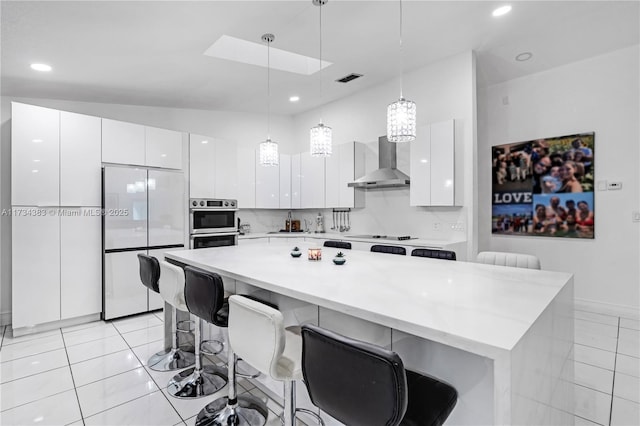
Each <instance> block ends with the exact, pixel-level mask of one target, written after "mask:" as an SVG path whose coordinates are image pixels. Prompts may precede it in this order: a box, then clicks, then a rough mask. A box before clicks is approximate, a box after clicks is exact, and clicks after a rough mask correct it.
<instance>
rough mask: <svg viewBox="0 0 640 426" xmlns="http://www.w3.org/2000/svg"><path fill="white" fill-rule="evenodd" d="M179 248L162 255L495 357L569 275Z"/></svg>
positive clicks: (362, 256) (352, 254) (374, 256)
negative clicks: (338, 261)
mask: <svg viewBox="0 0 640 426" xmlns="http://www.w3.org/2000/svg"><path fill="white" fill-rule="evenodd" d="M297 245H298V246H299V247H300V249H301V250H302V251H303V254H302V257H300V258H292V257H291V256H290V255H289V251H290V249H291V244H290V243H279V242H275V243H273V242H272V243H271V244H266V243H265V244H256V245H248V246H242V245H240V246H233V247H220V248H210V249H200V250H179V251H171V252H167V253H166V257H168V258H170V259H173V260H176V261H179V262H182V263H185V264H189V265H193V266H196V267H200V268H203V269H206V270H209V271H212V272H217V273H219V274H220V275H223V276H227V277H230V278H233V279H237V280H240V281H243V282H246V283H248V284H251V285H254V286H256V287H260V288H263V289H266V290H269V291H273V292H277V293H280V294H283V295H286V296H289V297H293V298H296V299H299V300H303V301H306V302H309V303H313V304H316V305H319V306H322V307H325V308H329V309H333V310H336V311H340V312H343V313H345V314H349V315H353V316H356V317H359V318H362V319H365V320H369V321H372V322H375V323H378V324H382V325H385V326H387V327H391V328H394V329H397V330H401V331H404V332H406V333H409V334H412V335H415V336H418V337H421V338H425V339H428V340H432V341H436V342H439V343H443V344H446V345H449V346H452V347H456V348H460V349H462V350H465V351H468V352H472V353H475V354H478V355H481V356H485V357H488V358H493V359H496V358H498V357H500V356H502V355H504V354H505V351H506V352H510V351H512V350H513V349H514V347H515V346H516V344H517V343H518V342H519V341H520V339H521V338H522V337H523V336H524V335H525V334H526V333H527V330H529V328H530V327H531V326H532V325H533V324H534V323H535V322H536V320H537V319H538V317H539V316H540V315H541V314H542V313H543V311H544V310H545V309H546V308H547V307H548V306H549V305H550V304H551V302H552V301H553V299H554V298H555V297H556V296H557V295H558V293H559V292H560V291H561V290H562V289H563V287H564V286H565V285H567V284H570V283H572V275H571V274H567V273H559V272H548V271H540V270H530V269H521V268H510V267H500V266H492V265H482V264H477V263H470V262H455V261H446V260H436V259H429V258H419V257H411V256H398V255H389V254H382V253H370V252H365V251H357V250H351V251H350V250H345V251H344V252H345V253H346V258H347V262H346V264H345V265H343V266H337V265H334V264H333V262H332V258H333V256H334V255H335V254H336V253H337V252H338V251H339V250H338V249H334V248H327V247H325V248H323V250H322V257H323V259H322V260H321V261H316V262H314V261H309V260H307V248H309V247H310V246H311V245H312V243H311V242H302V243H299V244H297Z"/></svg>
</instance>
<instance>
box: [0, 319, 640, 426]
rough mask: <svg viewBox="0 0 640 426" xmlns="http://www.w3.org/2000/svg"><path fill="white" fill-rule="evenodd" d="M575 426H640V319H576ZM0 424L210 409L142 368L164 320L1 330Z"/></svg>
mask: <svg viewBox="0 0 640 426" xmlns="http://www.w3.org/2000/svg"><path fill="white" fill-rule="evenodd" d="M575 330H576V331H575V341H576V344H575V351H574V357H575V380H574V382H575V385H574V387H575V410H574V414H575V424H576V425H603V426H609V425H611V426H614V425H615V426H618V425H628V426H632V425H633V426H637V425H640V321H638V320H637V319H633V318H624V317H623V318H621V317H617V316H611V315H603V314H600V313H595V312H587V311H584V310H576V311H575ZM0 333H2V341H1V343H0V424H1V425H6V426H18V425H20V426H22V425H30V424H38V425H74V426H76V425H78V426H79V425H168V426H173V425H183V424H189V425H191V424H194V422H195V416H196V415H197V414H198V412H199V411H200V409H202V407H204V406H205V405H206V404H207V403H208V402H210V401H212V400H214V399H216V398H217V397H219V396H222V395H224V394H226V389H223V390H222V391H221V392H219V393H218V394H216V395H213V396H211V397H207V398H201V399H197V400H192V401H185V400H180V399H176V398H173V397H171V396H169V395H168V394H167V391H166V386H167V382H168V380H169V379H170V378H171V377H172V376H173V374H174V373H173V372H169V373H162V372H155V371H152V370H150V369H148V368H147V366H146V360H147V359H148V358H149V356H150V355H152V354H153V353H154V352H156V351H157V350H158V348H159V347H161V346H162V338H163V336H162V333H163V327H162V314H161V313H152V314H145V315H139V316H135V317H130V318H126V319H122V320H116V321H111V322H104V321H97V322H93V323H89V324H83V325H80V326H75V327H68V328H64V329H61V330H54V331H49V332H44V333H39V334H36V335H29V336H22V337H17V338H13V337H12V336H11V329H10V327H6V328H3V329H0ZM239 385H240V387H239V390H240V392H241V393H242V392H249V393H252V394H253V395H255V396H258V397H259V398H262V399H263V400H264V401H265V402H267V405H268V407H269V409H270V413H269V416H270V417H269V419H268V423H267V424H268V425H269V426H276V425H279V424H280V422H279V419H278V418H277V417H276V413H279V412H280V411H281V410H282V407H281V406H280V405H278V403H276V402H275V401H272V400H269V399H268V397H267V396H266V395H265V394H264V393H263V392H261V391H260V390H259V389H257V388H255V387H254V386H253V385H252V384H251V383H250V382H249V381H247V380H241V381H240V382H239Z"/></svg>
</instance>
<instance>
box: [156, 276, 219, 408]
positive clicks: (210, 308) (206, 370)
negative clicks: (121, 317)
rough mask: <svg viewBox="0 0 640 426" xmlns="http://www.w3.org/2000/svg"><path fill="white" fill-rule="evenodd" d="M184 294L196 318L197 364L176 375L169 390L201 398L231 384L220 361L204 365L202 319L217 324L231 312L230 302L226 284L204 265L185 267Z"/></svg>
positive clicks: (186, 396)
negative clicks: (225, 290) (219, 365)
mask: <svg viewBox="0 0 640 426" xmlns="http://www.w3.org/2000/svg"><path fill="white" fill-rule="evenodd" d="M184 273H185V287H184V296H185V302H186V305H187V308H188V309H189V312H190V313H191V314H192V315H194V316H195V317H196V318H197V319H196V321H195V323H196V324H195V345H194V346H195V350H196V354H195V358H196V360H195V361H196V365H195V367H192V368H188V369H186V370H183V371H181V372H180V373H178V374H176V375H175V376H173V378H172V379H171V380H170V381H169V385H168V389H167V390H168V392H169V394H171V395H172V396H174V397H176V398H200V397H202V396H207V395H211V394H213V393H215V392H217V391H219V390H220V389H222V388H223V387H224V386H225V385H226V384H227V374H226V372H225V371H224V369H223V368H220V367H218V366H217V365H204V366H203V365H202V355H201V348H200V346H201V345H202V343H203V342H202V341H201V337H200V335H201V332H202V320H205V321H207V322H209V323H212V324H216V325H218V324H217V323H218V322H219V318H222V317H225V318H226V316H227V315H228V310H229V305H228V304H227V303H226V301H225V300H224V286H223V284H222V279H221V278H220V276H219V275H217V274H210V273H207V272H205V271H202V270H200V269H195V268H192V267H189V266H187V267H185V269H184Z"/></svg>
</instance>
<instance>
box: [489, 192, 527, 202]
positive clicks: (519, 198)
mask: <svg viewBox="0 0 640 426" xmlns="http://www.w3.org/2000/svg"><path fill="white" fill-rule="evenodd" d="M531 202H532V201H531V193H530V192H495V193H494V194H493V204H527V203H531Z"/></svg>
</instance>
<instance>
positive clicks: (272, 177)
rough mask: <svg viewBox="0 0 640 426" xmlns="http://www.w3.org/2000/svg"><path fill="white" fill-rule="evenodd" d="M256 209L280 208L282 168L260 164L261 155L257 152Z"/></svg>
mask: <svg viewBox="0 0 640 426" xmlns="http://www.w3.org/2000/svg"><path fill="white" fill-rule="evenodd" d="M255 170H256V208H258V209H277V208H279V207H280V167H279V166H263V165H262V164H260V153H259V152H258V151H257V150H256V152H255Z"/></svg>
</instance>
